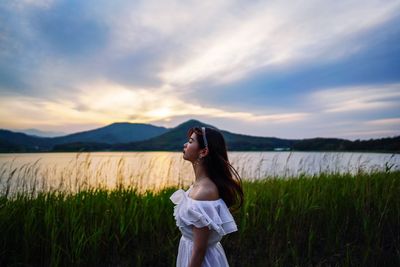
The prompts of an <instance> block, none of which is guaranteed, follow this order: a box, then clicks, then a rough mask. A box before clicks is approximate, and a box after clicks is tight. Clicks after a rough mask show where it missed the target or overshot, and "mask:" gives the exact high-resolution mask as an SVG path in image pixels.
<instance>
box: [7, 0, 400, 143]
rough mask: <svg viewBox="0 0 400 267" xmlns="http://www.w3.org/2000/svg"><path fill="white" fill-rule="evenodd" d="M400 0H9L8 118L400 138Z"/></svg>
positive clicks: (67, 126)
mask: <svg viewBox="0 0 400 267" xmlns="http://www.w3.org/2000/svg"><path fill="white" fill-rule="evenodd" d="M398 25H400V1H392V0H385V1H381V0H379V1H375V0H357V1H354V0H347V1H318V0H308V1H295V0H288V1H286V0H281V1H257V0H251V1H249V0H247V1H245V0H243V1H233V0H213V1H191V0H186V1H161V0H159V1H153V0H145V1H128V0H126V1H125V0H115V1H108V0H87V1H80V0H20V1H1V3H0V128H4V129H12V130H22V129H28V128H36V129H40V130H44V131H55V132H64V133H72V132H78V131H84V130H89V129H94V128H98V127H102V126H105V125H108V124H111V123H113V122H132V123H149V124H153V125H157V126H164V127H168V128H170V127H175V126H177V125H179V124H180V123H183V122H185V121H187V120H189V119H196V120H200V121H202V122H205V123H207V124H211V125H214V126H215V127H217V128H219V129H223V130H227V131H230V132H234V133H241V134H248V135H253V136H270V137H272V136H273V137H279V138H296V139H302V138H314V137H336V138H345V139H350V140H355V139H362V140H364V139H370V138H382V137H392V136H398V135H400V45H399V44H400V27H399V26H398Z"/></svg>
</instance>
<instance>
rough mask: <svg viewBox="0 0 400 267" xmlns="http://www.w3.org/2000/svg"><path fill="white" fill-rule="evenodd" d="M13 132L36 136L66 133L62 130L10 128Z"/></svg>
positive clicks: (52, 135)
mask: <svg viewBox="0 0 400 267" xmlns="http://www.w3.org/2000/svg"><path fill="white" fill-rule="evenodd" d="M12 131H13V132H19V133H24V134H27V135H32V136H36V137H57V136H63V135H66V133H63V132H51V131H41V130H38V129H22V130H12Z"/></svg>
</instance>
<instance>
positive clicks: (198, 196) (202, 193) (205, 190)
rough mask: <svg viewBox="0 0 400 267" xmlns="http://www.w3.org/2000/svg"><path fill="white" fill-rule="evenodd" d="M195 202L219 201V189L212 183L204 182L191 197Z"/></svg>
mask: <svg viewBox="0 0 400 267" xmlns="http://www.w3.org/2000/svg"><path fill="white" fill-rule="evenodd" d="M191 197H192V198H193V199H195V200H217V199H219V193H218V187H217V186H216V185H215V184H214V183H213V182H212V181H211V180H209V181H204V182H203V183H201V184H199V186H198V187H197V188H196V190H193V194H192V196H191Z"/></svg>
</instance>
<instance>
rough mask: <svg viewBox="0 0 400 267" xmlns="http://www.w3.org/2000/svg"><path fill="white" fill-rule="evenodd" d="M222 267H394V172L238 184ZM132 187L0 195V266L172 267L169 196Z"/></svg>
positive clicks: (398, 256)
mask: <svg viewBox="0 0 400 267" xmlns="http://www.w3.org/2000/svg"><path fill="white" fill-rule="evenodd" d="M243 185H244V190H245V197H246V200H245V204H244V206H243V208H242V209H241V210H240V212H238V213H236V214H234V217H235V220H236V222H237V224H238V227H239V231H238V232H235V233H232V234H230V235H228V236H226V237H225V238H224V239H223V240H222V244H223V246H224V249H225V252H226V254H227V256H228V260H229V262H230V264H231V266H399V265H400V172H399V171H387V172H374V173H369V174H368V173H363V172H359V173H357V174H355V175H351V174H338V173H336V174H319V175H315V176H305V175H303V176H298V177H293V178H292V179H265V180H259V181H245V182H244V184H243ZM176 189H177V188H176V187H175V188H166V189H163V190H160V191H158V192H149V191H148V192H144V193H143V192H139V191H137V190H136V189H135V188H134V187H124V186H123V185H122V184H120V186H119V187H116V188H113V189H106V188H83V189H82V190H80V191H78V192H74V193H71V192H66V191H56V190H53V191H48V192H36V193H35V194H29V193H27V192H19V193H15V194H12V195H8V196H7V195H6V194H5V191H3V193H2V195H1V196H0V233H1V234H0V266H174V265H175V258H176V253H177V248H178V243H179V238H180V233H179V231H178V229H177V227H176V225H175V221H174V219H173V216H172V213H173V204H172V202H170V200H169V196H170V195H171V194H172V192H173V191H174V190H176Z"/></svg>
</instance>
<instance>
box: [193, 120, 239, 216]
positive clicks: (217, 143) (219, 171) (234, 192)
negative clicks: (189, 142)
mask: <svg viewBox="0 0 400 267" xmlns="http://www.w3.org/2000/svg"><path fill="white" fill-rule="evenodd" d="M193 133H195V134H196V136H197V142H198V143H199V145H200V148H201V149H203V148H205V145H204V140H203V132H202V129H201V127H192V128H190V129H189V131H188V137H190V136H191V135H192V134H193ZM205 133H206V134H205V136H206V139H207V143H208V154H207V156H205V157H204V158H203V160H204V161H203V162H204V167H205V171H206V173H207V174H208V176H209V178H210V179H211V180H212V181H213V182H214V183H215V185H216V186H217V188H218V192H219V195H220V197H221V198H222V199H223V200H224V202H225V203H226V205H227V206H228V207H229V208H230V209H231V210H232V211H235V210H238V209H239V208H240V207H241V206H242V204H243V199H244V195H243V188H242V179H241V178H240V175H239V173H238V172H237V171H236V170H235V168H234V167H233V166H232V165H231V164H230V163H229V160H228V153H227V147H226V143H225V139H224V136H223V135H222V133H221V132H220V131H219V130H217V129H214V128H210V127H205Z"/></svg>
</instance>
